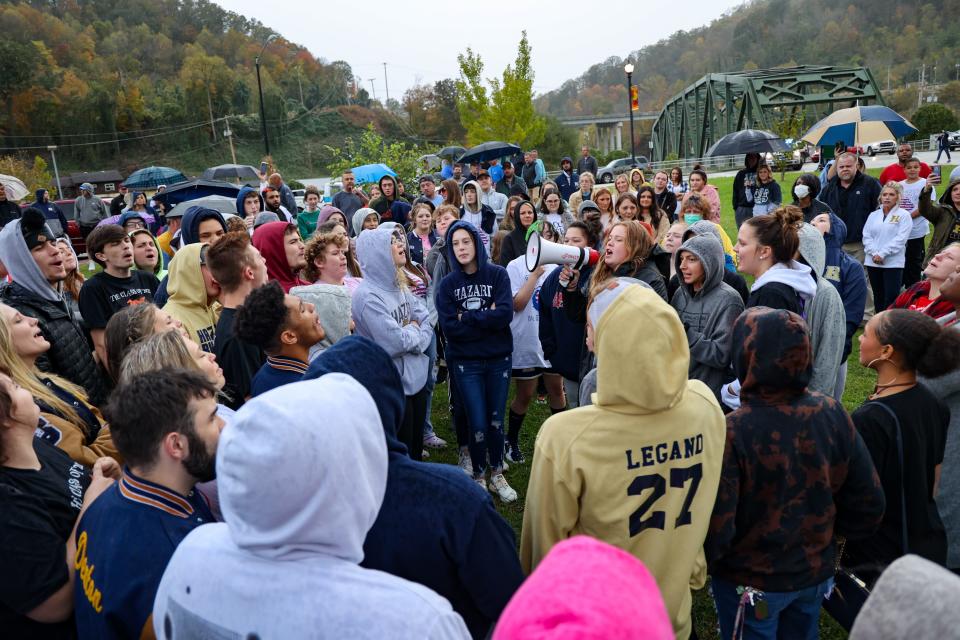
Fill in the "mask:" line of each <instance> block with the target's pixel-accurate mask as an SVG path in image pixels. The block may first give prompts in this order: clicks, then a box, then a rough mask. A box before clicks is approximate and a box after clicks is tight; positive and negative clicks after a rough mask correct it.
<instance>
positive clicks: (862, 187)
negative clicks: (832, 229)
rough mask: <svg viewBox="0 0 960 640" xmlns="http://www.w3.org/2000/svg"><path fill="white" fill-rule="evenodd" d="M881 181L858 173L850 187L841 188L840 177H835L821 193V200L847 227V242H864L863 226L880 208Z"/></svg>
mask: <svg viewBox="0 0 960 640" xmlns="http://www.w3.org/2000/svg"><path fill="white" fill-rule="evenodd" d="M880 191H881V187H880V181H879V180H877V179H876V178H874V177H873V176H866V175H864V174H862V173H859V172H858V173H857V175H856V176H855V177H854V178H853V182H851V183H850V186H849V187H847V188H844V187H842V186H840V176H834V177H833V178H832V179H831V180H830V182H828V183H827V186H826V187H825V188H824V189H823V191H821V192H820V195H819V200H820V201H821V202H823V203H824V204H826V205H827V206H828V207H830V210H831V211H833V213H835V214H836V216H837V217H838V218H840V219H841V220H843V222H844V224H846V225H847V238H846V239H845V240H844V242H845V243H847V242H863V225H864V223H866V221H867V217H868V216H869V215H870V214H871V213H873V212H874V211H876V210H877V208H879V206H880V202H879V201H880Z"/></svg>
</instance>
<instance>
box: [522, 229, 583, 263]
mask: <svg viewBox="0 0 960 640" xmlns="http://www.w3.org/2000/svg"><path fill="white" fill-rule="evenodd" d="M599 260H600V254H599V253H597V251H596V249H591V248H589V247H575V246H573V245H570V244H557V243H556V242H550V241H549V240H544V239H543V238H541V237H540V234H539V233H537V232H534V233H532V234H530V238H529V239H528V240H527V258H526V264H527V271H533V270H534V269H536V268H537V267H539V266H541V265H545V264H565V265H569V266H570V268H571V269H581V268H583V267H585V266H587V265H594V264H597V262H598V261H599Z"/></svg>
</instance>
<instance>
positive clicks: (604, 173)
mask: <svg viewBox="0 0 960 640" xmlns="http://www.w3.org/2000/svg"><path fill="white" fill-rule="evenodd" d="M649 164H650V161H649V160H647V158H646V157H645V156H637V161H636V162H634V161H633V159H632V158H618V159H617V160H612V161H611V162H608V163H607V164H605V165H604V166H602V167H600V168H599V169H598V170H597V180H599V181H600V182H601V183H605V182H613V180H614V178H616V177H617V176H618V175H620V174H621V173H627V172H628V171H630V169H633V168H638V169H644V170H646V168H647V166H648V165H649Z"/></svg>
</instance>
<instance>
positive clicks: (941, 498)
mask: <svg viewBox="0 0 960 640" xmlns="http://www.w3.org/2000/svg"><path fill="white" fill-rule="evenodd" d="M956 330H957V329H953V331H956ZM918 379H919V380H920V382H922V383H923V384H924V385H926V386H927V388H928V389H930V391H932V392H933V395H935V396H937V397H938V398H940V400H941V401H942V402H943V403H944V404H945V405H947V408H948V409H950V428H949V429H948V430H947V445H946V447H945V448H944V450H943V465H942V466H941V467H940V484H939V485H938V487H937V495H936V496H935V498H936V501H937V510H938V511H939V512H940V520H942V521H943V528H944V529H945V530H946V532H947V567H948V568H950V569H960V369H954V370H953V371H951V372H950V373H947V374H944V375H942V376H940V377H938V378H925V377H922V376H921V377H919V378H918Z"/></svg>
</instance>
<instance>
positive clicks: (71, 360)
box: [0, 282, 110, 406]
mask: <svg viewBox="0 0 960 640" xmlns="http://www.w3.org/2000/svg"><path fill="white" fill-rule="evenodd" d="M0 300H2V301H3V302H4V303H5V304H8V305H10V306H11V307H13V308H14V309H16V310H18V311H20V312H21V313H23V314H26V315H29V316H32V317H34V318H36V319H37V320H39V321H40V331H42V332H43V337H44V338H46V339H47V342H49V343H50V350H49V351H47V353H46V355H45V356H44V357H42V358H41V359H39V360H38V361H37V366H38V367H39V368H40V369H41V370H43V371H51V372H53V373H56V374H58V375H61V376H63V377H64V378H66V379H67V380H69V381H70V382H73V383H74V384H78V385H80V386H81V387H83V388H84V389H85V390H86V392H87V397H88V398H89V400H90V404H92V405H94V406H99V405H101V404H102V403H103V402H104V401H105V400H106V399H107V394H108V393H109V391H110V390H109V388H108V386H107V382H106V380H105V377H104V375H103V373H102V371H101V369H100V367H99V366H98V365H97V363H96V362H95V361H94V359H93V352H92V349H91V348H90V343H88V342H87V338H86V336H85V335H84V332H83V329H82V328H81V327H80V326H79V325H78V324H77V323H76V322H74V321H73V319H72V317H71V316H70V311H69V310H68V309H67V306H66V305H65V304H63V305H57V304H56V303H53V302H50V301H49V300H44V299H42V298H39V297H37V296H35V295H34V294H32V293H31V292H30V291H28V290H27V289H26V288H24V287H23V286H21V285H19V284H17V283H16V282H12V283H10V284H8V285H7V286H5V287H4V288H3V290H2V291H0Z"/></svg>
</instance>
